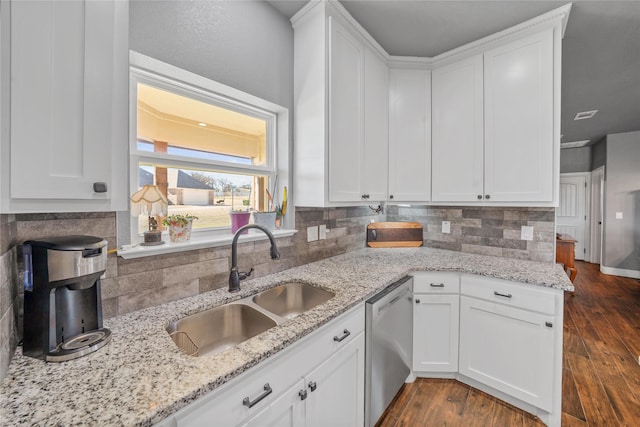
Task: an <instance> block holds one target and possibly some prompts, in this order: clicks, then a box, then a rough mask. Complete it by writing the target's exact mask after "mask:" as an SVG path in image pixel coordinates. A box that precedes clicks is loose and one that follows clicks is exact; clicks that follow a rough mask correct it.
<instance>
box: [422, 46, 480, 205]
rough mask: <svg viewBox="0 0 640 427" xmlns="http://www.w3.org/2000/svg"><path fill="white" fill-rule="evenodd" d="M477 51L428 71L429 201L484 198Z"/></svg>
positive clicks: (478, 56) (478, 57) (458, 200)
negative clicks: (429, 118) (430, 103)
mask: <svg viewBox="0 0 640 427" xmlns="http://www.w3.org/2000/svg"><path fill="white" fill-rule="evenodd" d="M482 64H483V61H482V55H476V56H473V57H471V58H468V59H464V60H462V61H458V62H455V63H453V64H450V65H447V66H444V67H441V68H437V69H435V70H433V71H432V91H433V92H432V108H433V110H432V118H433V133H432V141H431V144H432V156H433V161H432V163H431V172H432V194H431V196H432V200H433V201H434V202H476V201H478V200H482V199H483V198H484V106H483V100H484V98H483V79H482V76H483V71H482Z"/></svg>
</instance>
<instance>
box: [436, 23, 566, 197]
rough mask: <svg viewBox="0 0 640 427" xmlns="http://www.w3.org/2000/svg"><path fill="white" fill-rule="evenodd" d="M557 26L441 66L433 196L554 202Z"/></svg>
mask: <svg viewBox="0 0 640 427" xmlns="http://www.w3.org/2000/svg"><path fill="white" fill-rule="evenodd" d="M553 76H554V59H553V30H552V29H549V30H545V31H544V32H541V33H538V34H535V35H532V36H529V37H526V38H523V39H519V40H516V41H513V42H510V43H507V44H505V45H503V46H500V47H497V48H494V49H490V50H487V51H486V52H484V53H483V54H481V55H476V56H474V57H471V58H468V59H464V60H462V61H459V62H455V63H453V64H449V65H447V66H444V67H442V68H438V69H435V70H433V141H432V145H433V163H432V167H433V194H432V197H433V201H438V202H465V203H466V202H474V201H475V202H478V201H484V202H507V203H508V202H516V203H526V202H541V203H545V202H546V203H549V202H552V201H553V194H554V191H553V185H554V182H555V180H554V162H555V161H556V160H557V156H558V154H557V153H556V154H554V147H555V144H554V140H555V139H554V133H553V132H554V127H553V126H554V80H553Z"/></svg>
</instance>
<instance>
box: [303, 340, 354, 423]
mask: <svg viewBox="0 0 640 427" xmlns="http://www.w3.org/2000/svg"><path fill="white" fill-rule="evenodd" d="M364 345H365V342H364V333H363V332H361V333H359V334H358V335H356V336H354V337H353V339H352V340H351V341H350V342H348V343H345V345H344V346H343V347H342V348H341V349H340V350H339V351H338V352H336V353H335V354H334V355H333V356H331V358H330V359H328V360H327V361H326V362H324V363H323V364H321V365H320V366H318V367H317V368H316V369H314V370H313V371H312V372H310V373H309V374H307V375H305V379H306V384H307V391H308V396H307V399H306V401H305V402H306V405H307V407H306V426H307V427H316V426H317V427H324V426H334V427H338V426H344V427H351V426H361V425H363V424H364V411H363V408H364V386H365V384H364Z"/></svg>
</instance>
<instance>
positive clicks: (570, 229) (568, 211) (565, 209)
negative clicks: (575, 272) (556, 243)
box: [556, 172, 591, 260]
mask: <svg viewBox="0 0 640 427" xmlns="http://www.w3.org/2000/svg"><path fill="white" fill-rule="evenodd" d="M590 185H591V173H589V172H579V173H563V174H560V206H559V207H558V210H557V211H556V232H557V233H560V234H568V235H570V236H572V237H573V238H574V239H575V240H576V244H575V259H579V260H589V259H590V251H591V245H590V242H589V235H590V229H589V228H588V225H589V224H590V221H589V216H590V212H589V209H588V206H589V198H590V197H589V196H590V192H589V191H588V190H589V187H590Z"/></svg>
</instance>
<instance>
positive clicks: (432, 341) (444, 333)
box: [413, 294, 460, 373]
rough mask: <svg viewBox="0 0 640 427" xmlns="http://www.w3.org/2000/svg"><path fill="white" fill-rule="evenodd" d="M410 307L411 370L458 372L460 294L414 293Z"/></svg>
mask: <svg viewBox="0 0 640 427" xmlns="http://www.w3.org/2000/svg"><path fill="white" fill-rule="evenodd" d="M414 298H415V304H414V307H413V370H414V371H416V372H452V373H453V372H457V371H458V330H459V317H460V311H459V310H460V297H459V296H458V295H457V294H456V295H429V294H415V295H414Z"/></svg>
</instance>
